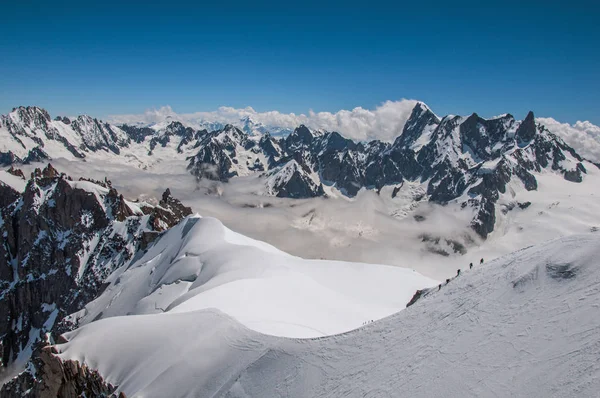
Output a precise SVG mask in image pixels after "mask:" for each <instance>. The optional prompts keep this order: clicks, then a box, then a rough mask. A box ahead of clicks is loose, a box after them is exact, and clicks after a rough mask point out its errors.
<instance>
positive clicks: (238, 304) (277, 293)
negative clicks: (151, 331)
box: [80, 216, 438, 337]
mask: <svg viewBox="0 0 600 398" xmlns="http://www.w3.org/2000/svg"><path fill="white" fill-rule="evenodd" d="M108 281H109V282H111V285H110V286H109V287H108V288H107V290H106V291H105V292H104V293H103V294H102V295H101V296H100V297H99V298H98V299H97V300H95V301H94V302H92V303H90V304H88V305H87V307H86V310H85V316H84V317H83V318H82V319H81V320H80V322H81V323H86V322H89V321H91V320H94V319H98V318H100V317H102V318H107V317H112V316H118V315H142V314H161V313H163V312H165V313H168V315H169V316H170V315H171V314H175V313H190V312H194V311H197V310H201V309H206V308H216V309H218V310H220V311H222V312H224V313H226V314H228V315H230V316H232V317H234V318H235V319H237V320H238V321H240V322H241V323H242V324H244V325H246V326H247V327H248V328H250V329H254V330H256V331H259V332H262V333H266V334H272V335H277V336H286V337H319V336H325V335H330V334H335V333H341V332H346V331H348V330H351V329H355V328H357V327H360V326H361V325H362V324H363V323H365V322H366V321H370V320H374V319H379V318H382V317H385V316H387V315H390V314H392V313H394V312H396V311H399V310H401V309H402V308H404V307H405V305H406V303H407V302H408V301H409V300H410V299H411V297H412V295H413V294H414V292H415V291H416V290H417V289H421V288H424V287H429V286H433V285H437V283H438V282H436V281H435V280H432V279H430V278H427V277H424V276H422V275H420V274H418V273H417V272H415V271H413V270H410V269H406V268H399V267H392V266H385V265H374V264H360V263H346V262H337V261H323V260H304V259H301V258H298V257H294V256H291V255H289V254H287V253H284V252H282V251H280V250H278V249H276V248H274V247H273V246H271V245H269V244H266V243H263V242H259V241H256V240H253V239H250V238H247V237H245V236H243V235H240V234H237V233H235V232H233V231H231V230H229V229H227V228H226V227H224V226H223V224H221V222H220V221H218V220H216V219H214V218H201V217H199V216H196V217H188V218H186V219H185V220H184V221H183V222H181V223H180V224H179V225H178V226H176V227H174V228H173V229H171V230H169V231H168V232H167V233H165V234H164V235H163V236H162V237H161V238H160V239H159V240H158V241H157V242H156V243H155V244H154V245H153V246H151V247H150V248H149V250H148V251H147V252H146V253H145V254H143V255H142V256H141V257H140V258H139V259H137V260H135V261H134V262H133V263H132V264H131V265H130V266H129V267H128V268H127V269H121V270H118V271H116V273H115V274H113V275H112V276H111V277H110V278H109V280H108Z"/></svg>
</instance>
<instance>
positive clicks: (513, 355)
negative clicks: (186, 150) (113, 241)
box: [57, 218, 600, 398]
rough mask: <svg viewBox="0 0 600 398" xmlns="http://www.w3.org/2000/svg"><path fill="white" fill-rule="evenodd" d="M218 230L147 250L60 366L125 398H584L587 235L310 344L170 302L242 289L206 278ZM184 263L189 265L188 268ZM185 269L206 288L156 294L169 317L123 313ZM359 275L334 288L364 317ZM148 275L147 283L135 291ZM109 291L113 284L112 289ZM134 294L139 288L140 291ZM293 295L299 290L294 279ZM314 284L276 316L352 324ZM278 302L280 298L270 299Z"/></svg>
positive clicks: (592, 356)
mask: <svg viewBox="0 0 600 398" xmlns="http://www.w3.org/2000/svg"><path fill="white" fill-rule="evenodd" d="M194 220H196V221H194ZM190 224H193V225H190ZM205 224H206V225H205ZM209 226H210V228H208V227H209ZM218 226H220V224H219V223H218V222H216V220H212V219H199V218H197V219H188V220H187V222H184V223H182V224H181V225H180V226H178V227H176V228H175V229H174V230H173V231H171V232H169V234H171V233H178V234H182V233H184V230H188V231H187V233H186V234H185V236H184V237H183V239H182V241H181V243H180V244H178V245H177V247H175V248H174V247H172V246H173V244H174V242H173V241H171V242H169V243H170V245H165V243H166V241H165V242H162V244H161V241H163V240H165V238H167V237H168V236H169V234H167V235H166V236H165V237H163V239H161V241H159V242H158V243H157V244H156V245H155V246H154V247H153V248H151V249H150V250H149V251H148V253H147V254H146V255H145V256H144V257H143V258H141V259H140V260H139V261H138V262H136V263H135V264H134V265H133V266H132V267H130V269H129V270H128V271H126V272H124V273H123V274H121V275H115V276H114V278H113V285H112V286H111V287H110V288H109V290H108V291H107V292H106V293H105V294H104V295H103V296H102V297H101V298H100V299H99V300H98V301H96V302H94V303H93V304H92V306H91V308H90V309H89V311H90V312H89V313H88V315H87V316H98V315H97V312H98V311H100V309H101V308H104V315H103V316H104V317H105V318H106V317H108V319H102V320H99V321H97V322H92V323H89V324H87V325H84V326H83V327H81V328H80V329H78V330H75V331H74V332H71V333H68V334H67V335H66V337H67V339H68V340H69V342H68V343H65V344H63V345H59V346H57V347H58V349H59V351H60V352H61V354H60V355H61V357H62V358H64V359H76V360H79V361H83V362H85V363H86V364H88V365H89V366H91V367H92V368H96V369H98V370H99V371H100V373H101V374H102V375H104V376H105V378H106V379H107V381H108V382H110V383H113V384H115V385H118V386H119V390H120V391H123V392H124V393H125V394H126V395H127V396H128V397H166V396H168V397H216V396H219V397H230V398H234V397H235V398H242V397H398V396H403V397H435V396H444V397H481V396H485V397H488V396H501V397H507V396H522V397H526V396H527V397H530V396H540V397H566V396H597V394H598V391H599V389H600V362H599V361H598V358H600V340H599V339H598V336H599V334H600V317H598V314H599V311H600V264H599V263H598V258H600V235H598V234H593V233H592V234H586V235H576V236H571V237H566V238H561V239H558V240H554V241H550V242H548V243H545V244H542V245H539V246H534V247H530V248H527V249H524V250H521V251H518V252H515V253H512V254H509V255H507V256H504V257H502V258H499V259H497V260H494V261H491V262H488V263H485V264H484V265H481V266H480V265H476V266H475V267H474V268H473V269H472V270H463V272H462V274H461V275H460V276H459V277H457V278H455V279H453V280H452V281H450V283H449V284H447V285H446V284H444V286H442V288H441V290H439V291H438V289H437V288H434V289H433V290H432V291H431V293H429V294H428V295H426V296H425V297H423V298H421V299H420V300H419V301H417V303H416V304H414V305H413V306H411V307H409V308H408V309H406V310H404V311H400V312H399V313H396V314H394V315H392V316H390V317H388V318H385V319H382V320H379V321H376V322H373V323H370V324H368V325H366V326H364V327H360V328H359V329H357V330H354V331H350V332H347V333H343V334H339V335H334V336H329V337H324V338H317V339H289V338H281V337H275V336H269V335H264V334H261V333H258V332H257V331H255V330H251V329H250V328H248V327H244V326H243V325H242V323H244V320H243V319H239V318H238V320H239V321H241V323H240V322H238V321H237V320H236V319H235V318H236V315H237V317H239V316H240V313H238V314H230V315H233V317H232V316H228V315H226V314H224V313H223V312H226V311H227V310H228V309H227V308H223V307H222V308H221V311H219V310H218V309H211V308H209V307H210V305H205V304H203V303H202V299H201V297H202V294H201V293H197V294H193V297H189V298H187V299H183V298H184V297H185V295H186V293H182V292H183V291H186V290H187V291H189V292H192V291H193V290H191V289H190V288H191V285H199V284H201V283H203V282H202V281H204V282H205V283H206V284H211V285H217V284H219V281H223V280H227V281H232V280H234V279H237V280H242V279H244V278H241V277H240V278H237V277H232V276H227V274H230V273H231V274H233V275H236V274H237V275H241V274H243V273H244V272H245V271H244V270H243V269H241V268H239V267H235V266H234V265H233V264H232V263H231V262H228V261H222V262H221V263H222V264H223V266H228V268H227V271H225V272H223V273H221V274H220V275H217V274H215V273H214V270H215V268H213V267H211V265H210V259H211V258H212V255H214V253H212V254H211V252H220V254H219V255H223V252H229V253H234V252H236V251H237V250H233V249H234V247H233V246H230V245H231V244H230V243H227V242H226V241H225V240H223V239H222V236H223V235H222V234H221V233H218V232H215V229H218V228H217V227H218ZM205 227H206V228H205ZM192 238H194V239H197V242H198V243H200V242H206V243H205V244H204V248H203V245H198V246H195V247H194V250H193V251H192V250H191V248H192V246H190V245H189V243H190V241H191V240H193V239H192ZM236 239H237V238H236ZM236 243H237V244H239V243H242V242H240V241H236ZM249 243H251V242H249ZM215 245H217V246H218V245H225V250H218V249H217V248H216V247H215ZM236 249H239V250H242V252H243V258H245V259H246V260H247V262H248V264H251V269H252V270H253V271H252V272H253V273H255V272H256V270H260V271H262V273H261V274H260V276H261V278H260V279H261V280H262V281H263V282H265V283H264V284H261V286H260V288H261V289H267V288H268V285H269V284H271V285H275V284H281V279H279V278H282V277H283V278H284V276H283V275H282V274H285V272H282V271H281V270H279V272H278V271H276V270H275V269H274V268H273V266H272V265H273V262H272V261H271V260H272V259H273V258H275V257H270V255H269V256H266V259H267V260H266V261H264V262H261V263H259V264H255V263H254V261H255V260H256V259H257V258H259V256H256V253H258V252H259V251H261V250H259V249H257V248H256V247H255V246H252V245H250V246H239V247H237V248H236ZM176 252H177V253H179V254H178V255H179V256H180V255H181V254H182V253H186V252H187V253H188V256H186V257H173V254H174V253H176ZM197 255H200V256H201V258H202V259H200V260H196V259H199V257H195V256H197ZM232 255H233V254H232ZM271 255H273V256H276V257H277V258H278V259H279V260H280V261H281V262H283V260H284V259H285V260H286V261H285V263H286V267H284V268H286V269H287V270H294V271H295V270H296V267H295V266H294V265H293V264H294V262H295V261H300V260H294V259H295V258H294V257H291V256H287V255H285V254H283V253H279V252H277V251H274V252H272V253H271ZM198 261H200V262H202V263H204V264H205V266H208V268H207V269H204V268H203V272H204V270H206V271H208V270H210V269H212V270H213V271H212V272H213V274H214V275H215V276H214V278H211V280H210V281H206V277H205V276H203V272H200V273H199V275H198V277H197V278H196V279H195V280H194V281H192V280H193V279H194V278H193V277H192V278H189V280H190V281H189V282H180V284H181V283H189V284H191V285H190V286H188V287H186V288H185V289H183V288H180V289H174V290H177V292H176V293H173V292H171V291H170V292H169V293H168V295H170V297H171V298H174V297H175V296H177V295H179V296H180V297H181V298H180V299H179V300H176V301H175V302H173V301H172V299H171V298H170V299H169V300H167V301H171V302H172V303H174V304H170V306H171V307H170V308H172V309H171V310H169V311H167V312H166V313H153V312H155V311H152V310H149V309H148V308H147V307H146V308H147V309H146V310H141V309H140V308H139V307H138V309H137V310H136V305H137V304H138V303H139V301H136V299H137V298H139V297H140V296H141V295H142V294H141V293H142V292H145V293H144V294H146V295H147V292H148V291H151V290H152V289H153V286H155V284H156V282H157V281H159V280H163V281H164V282H165V283H166V282H167V281H171V280H173V278H172V276H173V275H172V273H169V272H166V271H168V270H169V269H170V270H178V271H177V273H178V274H179V275H183V274H187V275H192V274H193V272H194V271H193V270H197V267H196V266H192V264H193V263H197V262H198ZM322 263H323V264H318V262H314V263H313V264H314V265H315V267H310V266H309V267H308V269H309V271H307V272H306V275H307V276H310V277H311V278H315V279H314V280H315V281H317V280H318V281H319V283H326V281H327V278H326V276H327V275H328V274H329V272H328V271H329V270H328V268H327V265H328V263H327V262H322ZM164 264H169V265H168V266H165V265H164ZM287 264H290V265H289V267H288V266H287ZM309 265H310V264H309ZM316 265H320V266H316ZM330 265H332V266H335V263H333V264H330ZM165 268H166V269H167V270H165ZM360 269H361V266H360V265H356V266H355V267H354V268H350V271H349V274H348V275H352V276H347V277H346V276H344V274H341V273H340V274H338V281H336V282H337V283H340V284H343V285H345V286H346V288H347V289H348V291H346V292H344V293H346V294H349V292H351V291H353V289H354V288H355V287H357V286H358V285H360V283H359V282H362V286H363V287H362V289H363V290H364V289H370V290H371V289H372V290H371V291H370V293H371V294H373V297H370V298H369V295H366V294H364V296H363V297H362V299H361V301H363V303H364V304H363V305H364V306H366V307H371V308H374V307H375V306H376V303H379V304H380V305H381V303H383V302H385V300H386V297H387V298H389V297H390V296H389V294H390V293H389V292H388V291H387V286H389V285H386V284H385V283H383V280H380V281H379V283H381V284H382V285H381V286H371V283H372V282H374V281H373V280H368V279H363V280H362V281H356V280H355V279H354V278H353V277H359V276H362V277H364V276H365V275H364V274H363V275H361V273H360ZM151 270H153V271H152V274H153V275H154V276H151V277H149V278H143V277H142V275H144V274H145V273H146V272H150V271H151ZM370 270H372V271H373V273H374V274H375V275H377V274H378V273H379V271H377V270H380V271H381V273H379V275H380V276H384V275H386V277H387V278H389V279H393V278H394V276H393V274H388V273H387V272H383V270H384V268H378V267H373V268H370ZM399 272H406V270H399ZM146 276H147V275H146ZM246 276H247V274H246ZM402 276H403V278H400V277H398V281H400V280H403V279H404V280H406V276H407V275H406V274H403V275H402ZM413 276H414V275H413ZM319 278H321V279H319ZM116 279H120V281H119V282H118V283H117V280H116ZM284 279H285V278H284ZM415 280H421V279H415ZM148 281H152V282H151V285H150V286H148ZM423 282H425V281H424V280H423ZM297 283H298V284H302V283H304V281H303V280H302V279H300V280H299V281H298V282H297ZM319 283H315V285H313V286H311V288H312V290H306V291H304V292H303V294H302V296H301V297H299V298H298V300H295V301H293V300H290V299H289V298H285V297H279V298H275V297H272V299H273V300H275V301H276V302H277V303H279V304H281V305H282V306H289V305H296V307H294V308H293V309H292V308H290V312H291V311H296V310H298V309H299V308H300V307H301V305H305V306H307V307H308V306H312V305H315V304H317V305H318V307H322V308H321V309H320V310H319V309H317V308H314V309H313V310H312V311H311V312H318V313H319V314H326V313H329V314H330V318H335V319H340V320H344V322H348V325H349V324H350V323H351V322H350V318H351V314H352V313H353V312H360V311H363V310H364V307H360V308H351V309H350V310H348V311H344V310H340V309H336V308H334V307H335V301H332V300H335V298H336V294H332V295H331V296H328V297H323V296H321V294H318V298H315V295H316V293H317V290H315V289H316V288H317V285H318V284H319ZM389 284H390V285H392V284H393V283H392V282H391V281H389ZM225 285H226V284H225ZM163 286H169V285H163ZM325 286H326V285H325ZM404 286H405V285H403V287H404ZM246 288H247V287H240V288H239V289H238V288H236V289H235V290H236V291H239V292H240V293H241V294H240V296H238V297H239V298H240V300H237V299H234V298H233V297H227V295H228V294H229V293H231V291H224V292H223V293H224V294H223V296H222V297H221V299H227V298H229V301H230V302H231V303H230V304H232V303H233V302H234V300H235V301H241V302H245V300H247V299H248V298H249V297H248V296H246V295H245V294H244V289H246ZM196 289H201V290H202V289H203V288H202V287H201V286H197V287H196ZM207 289H208V288H207ZM398 290H401V289H398ZM155 291H156V290H155ZM285 291H286V289H281V291H278V294H281V293H282V292H285ZM313 293H314V294H313ZM295 294H296V293H295V292H292V295H295ZM337 294H342V292H337ZM357 294H358V293H357ZM188 295H189V293H188ZM265 295H266V293H265ZM194 298H197V299H198V301H196V300H194ZM195 301H196V302H195ZM224 301H228V300H224ZM109 303H110V304H111V305H109V306H108V308H106V306H107V305H108V304H109ZM205 303H206V302H205ZM165 304H166V303H165ZM177 304H178V305H177ZM186 304H187V305H186ZM246 304H247V308H252V307H253V304H252V303H250V302H247V303H246ZM184 305H186V306H185V307H184ZM353 305H354V304H351V307H352V306H353ZM203 307H204V308H206V309H202V308H203ZM232 308H233V307H231V308H229V311H231V309H232ZM177 309H179V310H177ZM132 311H133V312H132ZM270 311H271V310H270ZM332 311H338V312H332ZM156 312H162V311H156ZM276 313H277V311H276ZM279 313H280V314H282V315H283V313H284V312H283V311H280V312H279ZM128 314H129V316H125V315H128ZM134 314H143V315H134ZM324 320H325V319H324ZM246 321H247V320H246ZM326 326H327V325H320V327H326ZM330 326H331V325H330ZM332 329H333V328H332ZM303 330H304V329H303Z"/></svg>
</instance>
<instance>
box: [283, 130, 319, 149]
mask: <svg viewBox="0 0 600 398" xmlns="http://www.w3.org/2000/svg"><path fill="white" fill-rule="evenodd" d="M313 139H314V136H313V134H312V133H311V131H310V130H309V129H308V127H306V126H305V125H303V124H301V125H300V126H298V127H296V129H295V130H294V131H293V132H292V133H291V134H290V135H288V137H287V138H286V139H285V143H286V146H287V148H288V150H290V149H297V148H300V147H303V146H309V145H310V144H311V143H312V141H313Z"/></svg>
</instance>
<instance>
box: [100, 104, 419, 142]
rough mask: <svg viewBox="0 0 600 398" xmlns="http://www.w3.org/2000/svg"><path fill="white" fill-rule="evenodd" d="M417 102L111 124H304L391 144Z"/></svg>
mask: <svg viewBox="0 0 600 398" xmlns="http://www.w3.org/2000/svg"><path fill="white" fill-rule="evenodd" d="M416 103H417V101H416V100H406V99H403V100H400V101H386V102H384V103H382V104H381V105H379V106H378V107H376V108H375V109H373V110H370V109H365V108H362V107H356V108H354V109H352V110H340V111H338V112H335V113H331V112H313V111H312V110H311V111H309V112H308V114H295V113H281V112H279V111H268V112H257V111H256V110H254V109H253V108H252V107H246V108H241V109H236V108H232V107H227V106H222V107H220V108H219V109H217V110H216V111H210V112H194V113H185V114H183V113H182V114H178V113H176V112H175V111H173V109H172V108H171V107H170V106H163V107H161V108H159V109H151V110H147V111H146V112H144V113H142V114H137V115H111V116H110V119H109V120H110V121H111V122H112V123H116V124H121V123H147V124H151V123H160V122H164V121H166V120H169V119H173V120H180V121H184V122H187V123H189V124H192V125H193V124H196V123H198V122H199V121H204V122H221V123H232V124H236V123H239V121H240V120H242V119H245V118H250V119H251V120H252V121H253V122H255V123H261V124H263V125H265V126H277V127H283V128H289V129H293V128H295V127H297V126H298V125H300V124H304V125H306V126H308V127H309V128H312V129H321V130H327V131H337V132H340V133H342V134H344V135H345V136H346V137H348V138H352V139H354V140H360V141H370V140H374V139H380V140H385V141H392V140H393V139H394V138H395V137H397V136H398V135H400V133H401V132H402V129H403V128H404V123H406V120H407V119H408V117H409V116H410V113H411V111H412V109H413V108H414V106H415V105H416Z"/></svg>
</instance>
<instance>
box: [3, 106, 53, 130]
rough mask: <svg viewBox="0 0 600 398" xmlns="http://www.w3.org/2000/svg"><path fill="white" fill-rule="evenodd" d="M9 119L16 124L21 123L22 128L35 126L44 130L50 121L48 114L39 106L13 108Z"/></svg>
mask: <svg viewBox="0 0 600 398" xmlns="http://www.w3.org/2000/svg"><path fill="white" fill-rule="evenodd" d="M9 117H10V118H11V119H12V120H13V121H14V122H16V123H19V122H20V123H22V124H23V125H24V126H35V127H37V128H44V127H47V126H48V122H50V121H51V119H50V114H49V113H48V111H46V110H45V109H43V108H40V107H39V106H19V107H17V108H13V110H12V112H11V114H10V115H9Z"/></svg>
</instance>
